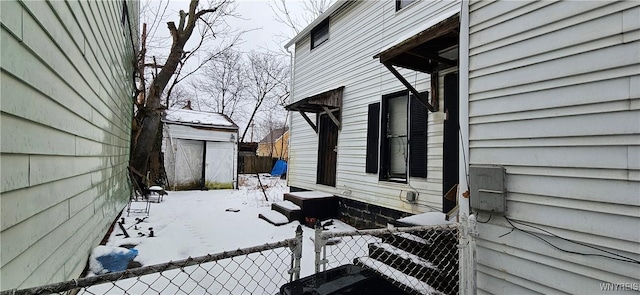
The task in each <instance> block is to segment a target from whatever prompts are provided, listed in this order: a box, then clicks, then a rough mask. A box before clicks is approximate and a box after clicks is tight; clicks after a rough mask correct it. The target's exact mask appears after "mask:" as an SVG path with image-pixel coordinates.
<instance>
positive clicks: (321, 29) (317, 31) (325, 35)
mask: <svg viewBox="0 0 640 295" xmlns="http://www.w3.org/2000/svg"><path fill="white" fill-rule="evenodd" d="M327 40H329V18H328V17H327V19H325V20H323V21H322V22H321V23H320V24H318V25H317V26H316V27H315V28H313V30H311V49H314V48H316V47H318V45H320V44H322V43H324V42H325V41H327Z"/></svg>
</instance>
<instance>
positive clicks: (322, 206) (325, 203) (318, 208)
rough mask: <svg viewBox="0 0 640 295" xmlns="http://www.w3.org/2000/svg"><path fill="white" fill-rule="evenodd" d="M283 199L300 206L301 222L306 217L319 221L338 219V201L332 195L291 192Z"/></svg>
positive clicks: (314, 192)
mask: <svg viewBox="0 0 640 295" xmlns="http://www.w3.org/2000/svg"><path fill="white" fill-rule="evenodd" d="M283 198H284V200H286V201H291V202H292V203H294V204H296V205H298V206H300V210H301V213H300V214H301V216H300V219H301V221H302V220H304V218H305V217H310V218H317V219H319V220H325V219H329V218H335V217H338V199H337V198H336V197H335V196H334V195H332V194H329V193H325V192H320V191H304V192H289V193H285V194H284V196H283Z"/></svg>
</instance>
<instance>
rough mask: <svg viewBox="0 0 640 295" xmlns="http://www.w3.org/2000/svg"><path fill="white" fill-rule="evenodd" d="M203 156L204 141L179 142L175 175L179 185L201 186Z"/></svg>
mask: <svg viewBox="0 0 640 295" xmlns="http://www.w3.org/2000/svg"><path fill="white" fill-rule="evenodd" d="M203 155H204V142H203V141H199V140H186V139H178V140H177V150H176V155H175V157H176V167H175V169H176V171H175V175H176V183H177V184H178V185H189V184H200V183H201V182H202V156H203Z"/></svg>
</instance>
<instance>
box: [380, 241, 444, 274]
mask: <svg viewBox="0 0 640 295" xmlns="http://www.w3.org/2000/svg"><path fill="white" fill-rule="evenodd" d="M369 257H370V258H373V259H376V260H378V261H381V262H384V263H386V264H388V265H389V266H392V267H393V268H395V269H398V270H400V271H402V272H403V273H406V274H408V275H410V276H413V277H416V278H418V279H420V280H422V281H427V280H428V279H429V278H432V280H436V279H438V277H439V276H440V272H439V270H438V269H437V268H436V266H435V265H433V263H431V262H430V261H428V260H426V259H424V258H422V257H419V256H416V255H414V254H411V253H409V252H407V251H405V250H402V249H400V248H397V247H395V246H393V245H390V244H386V243H371V244H369Z"/></svg>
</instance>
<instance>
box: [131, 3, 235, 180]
mask: <svg viewBox="0 0 640 295" xmlns="http://www.w3.org/2000/svg"><path fill="white" fill-rule="evenodd" d="M198 2H199V1H198V0H191V1H190V3H189V12H188V13H185V12H184V11H182V10H181V11H180V22H179V24H178V27H176V24H175V23H174V22H168V23H167V26H168V28H169V31H170V32H171V36H172V38H173V42H172V45H171V52H170V53H169V56H168V58H167V61H166V63H165V64H164V65H163V66H162V68H161V70H160V72H159V73H158V74H157V75H156V76H155V78H154V79H153V81H152V82H151V85H150V87H149V90H148V93H147V95H146V97H145V103H144V105H139V106H138V107H139V110H138V116H137V117H138V122H139V123H140V124H141V126H139V128H140V129H139V131H138V136H137V137H136V138H135V139H134V141H133V142H132V150H131V159H130V168H131V170H132V171H133V172H134V174H135V179H136V181H137V182H138V183H139V184H140V185H141V187H146V184H145V183H144V181H145V176H146V172H147V171H148V168H149V167H148V163H149V156H150V154H151V152H152V150H153V148H154V146H156V145H157V139H158V138H159V134H158V133H159V132H160V134H161V132H162V131H161V130H162V129H161V125H160V124H161V122H160V121H161V116H162V112H163V111H164V108H165V107H163V106H162V104H161V97H162V93H163V92H164V89H165V88H166V86H167V84H168V83H169V81H170V80H171V77H172V76H173V75H174V74H175V72H176V69H177V67H178V64H179V63H180V60H181V58H182V57H183V55H184V46H185V44H186V43H187V40H189V38H190V37H191V34H192V33H193V30H194V28H195V26H196V22H197V21H198V19H200V18H201V17H202V16H203V15H204V14H206V13H211V12H215V11H217V10H218V9H219V8H220V7H222V6H223V5H225V3H223V4H220V5H219V6H217V7H214V8H211V9H204V10H200V11H197V12H196V9H197V7H198ZM160 138H161V136H160Z"/></svg>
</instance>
